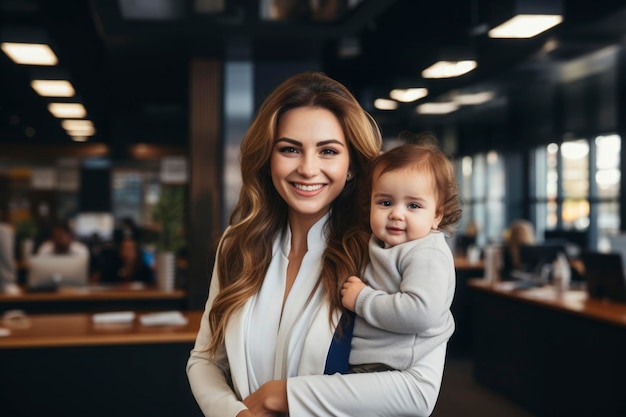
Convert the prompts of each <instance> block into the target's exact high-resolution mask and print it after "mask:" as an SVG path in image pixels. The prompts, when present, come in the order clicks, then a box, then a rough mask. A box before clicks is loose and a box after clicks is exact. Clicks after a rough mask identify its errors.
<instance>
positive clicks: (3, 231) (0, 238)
mask: <svg viewBox="0 0 626 417" xmlns="http://www.w3.org/2000/svg"><path fill="white" fill-rule="evenodd" d="M14 246H15V232H14V231H13V227H12V226H11V225H10V224H9V223H7V222H6V218H5V214H4V211H3V210H2V209H0V291H5V292H11V291H13V290H15V289H17V281H16V274H15V257H14V256H13V254H14Z"/></svg>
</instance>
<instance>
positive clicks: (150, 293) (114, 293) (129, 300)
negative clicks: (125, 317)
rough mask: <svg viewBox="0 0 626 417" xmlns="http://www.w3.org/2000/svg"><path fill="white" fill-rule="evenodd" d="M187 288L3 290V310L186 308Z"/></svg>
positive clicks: (0, 308)
mask: <svg viewBox="0 0 626 417" xmlns="http://www.w3.org/2000/svg"><path fill="white" fill-rule="evenodd" d="M186 302H187V293H186V291H184V290H180V289H177V290H172V291H163V290H159V289H156V288H153V287H139V286H133V285H128V284H122V285H108V286H103V285H92V286H87V287H82V288H73V287H69V288H60V289H58V290H57V291H52V292H28V291H26V290H25V289H23V288H22V289H21V293H19V294H8V293H0V312H2V311H6V310H14V309H19V310H24V311H26V312H27V313H65V312H94V311H112V310H182V309H185V307H186Z"/></svg>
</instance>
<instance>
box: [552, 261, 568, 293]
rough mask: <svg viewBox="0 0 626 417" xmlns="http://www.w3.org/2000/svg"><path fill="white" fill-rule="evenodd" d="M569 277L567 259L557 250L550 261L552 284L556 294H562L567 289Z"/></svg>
mask: <svg viewBox="0 0 626 417" xmlns="http://www.w3.org/2000/svg"><path fill="white" fill-rule="evenodd" d="M570 279H571V270H570V266H569V261H568V260H567V257H566V256H565V254H564V253H562V252H559V254H558V255H557V256H556V259H555V260H554V261H553V262H552V285H553V286H554V290H555V291H556V294H557V295H558V296H562V295H563V294H564V293H565V292H566V291H567V290H568V289H569V283H570Z"/></svg>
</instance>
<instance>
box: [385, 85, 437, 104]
mask: <svg viewBox="0 0 626 417" xmlns="http://www.w3.org/2000/svg"><path fill="white" fill-rule="evenodd" d="M427 95H428V89H426V88H404V89H400V88H396V89H394V90H391V91H390V92H389V97H391V98H392V99H394V100H397V101H401V102H403V103H410V102H412V101H415V100H419V99H420V98H423V97H426V96H427Z"/></svg>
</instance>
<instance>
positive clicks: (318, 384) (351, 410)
mask: <svg viewBox="0 0 626 417" xmlns="http://www.w3.org/2000/svg"><path fill="white" fill-rule="evenodd" d="M446 346H447V345H446V343H443V344H441V345H439V346H438V347H437V348H435V349H433V351H432V352H430V353H429V354H428V355H426V356H425V357H424V358H422V359H421V360H420V361H419V362H418V363H417V364H416V365H415V366H413V367H412V368H409V369H406V370H402V371H387V372H372V373H355V374H346V375H342V374H333V375H307V376H297V377H292V378H289V379H288V380H287V396H288V401H289V413H290V415H292V416H298V417H322V416H331V415H332V416H335V417H353V416H360V417H369V416H371V417H392V416H394V417H397V416H415V417H427V416H429V415H430V414H431V413H432V412H433V410H434V408H435V404H436V402H437V398H438V396H439V390H440V388H441V379H442V377H443V369H444V362H445V356H446Z"/></svg>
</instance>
